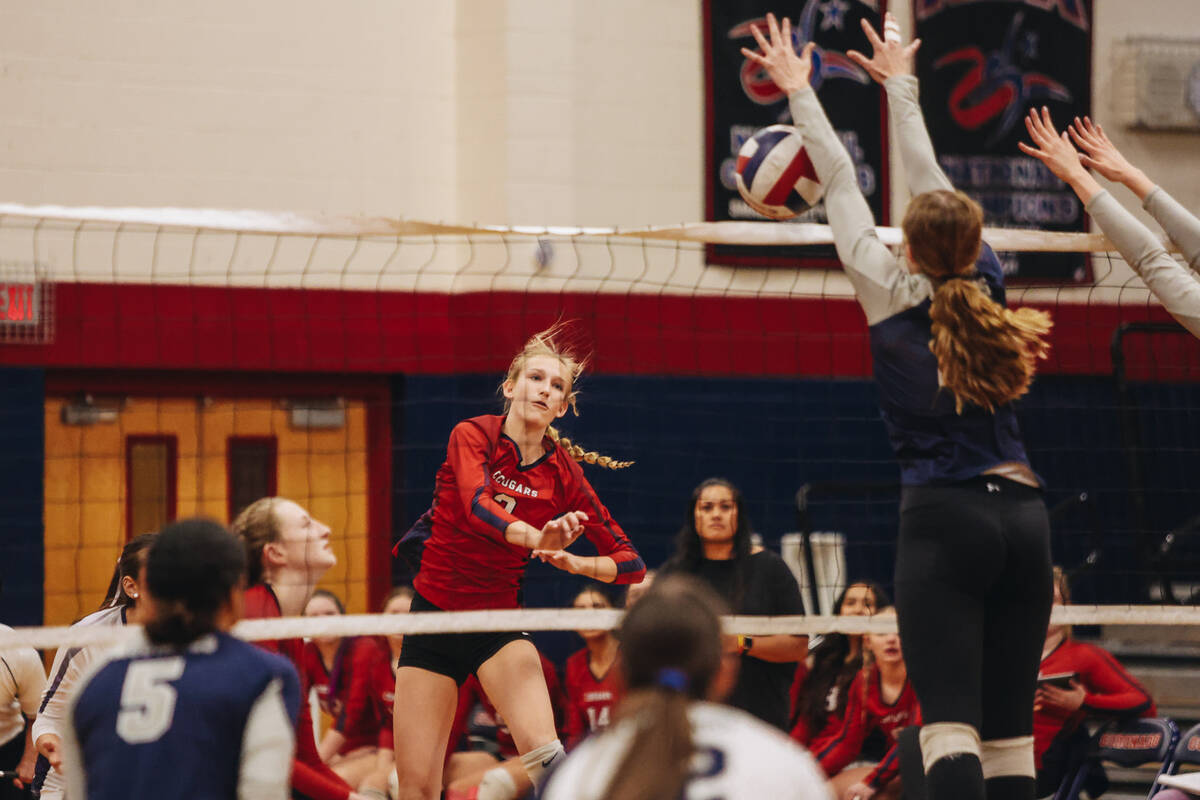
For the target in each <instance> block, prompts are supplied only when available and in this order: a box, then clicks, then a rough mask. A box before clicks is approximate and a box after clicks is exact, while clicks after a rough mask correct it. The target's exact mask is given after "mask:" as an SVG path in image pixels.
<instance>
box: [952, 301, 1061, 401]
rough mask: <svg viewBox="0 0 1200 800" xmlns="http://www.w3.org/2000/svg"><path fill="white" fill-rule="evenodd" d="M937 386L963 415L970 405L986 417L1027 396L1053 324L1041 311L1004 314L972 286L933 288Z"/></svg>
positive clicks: (1048, 348)
mask: <svg viewBox="0 0 1200 800" xmlns="http://www.w3.org/2000/svg"><path fill="white" fill-rule="evenodd" d="M929 319H930V321H931V322H932V326H931V330H932V333H933V338H932V339H931V340H930V342H929V349H930V350H931V351H932V352H933V355H934V357H936V358H937V363H938V373H939V375H940V376H941V383H942V385H943V386H945V387H946V388H947V389H949V390H950V391H951V393H953V394H954V407H955V409H956V410H957V411H958V413H960V414H961V413H962V410H963V405H964V404H965V403H971V404H973V405H976V406H979V407H980V408H984V409H987V410H988V411H995V410H996V407H997V406H1002V405H1005V404H1006V403H1009V402H1012V401H1013V400H1015V399H1017V398H1018V397H1021V396H1022V395H1024V394H1025V393H1026V392H1028V391H1029V385H1030V384H1031V383H1032V382H1033V375H1034V372H1035V371H1036V369H1037V362H1038V360H1039V359H1042V358H1045V357H1046V356H1047V355H1049V353H1050V344H1049V343H1048V342H1047V341H1046V340H1045V339H1044V338H1043V337H1044V336H1045V335H1046V334H1047V333H1049V331H1050V328H1051V327H1052V325H1053V323H1052V322H1051V321H1050V315H1049V314H1047V313H1046V312H1045V311H1038V310H1036V309H1032V308H1019V309H1016V310H1013V309H1009V308H1005V307H1004V306H1002V305H1000V304H999V303H997V302H996V301H995V300H993V299H992V298H991V296H990V295H989V294H988V293H987V292H986V291H984V289H983V288H982V287H981V286H980V285H979V283H978V282H976V281H971V280H963V279H954V280H947V281H945V282H943V283H941V284H940V285H938V286H937V287H936V288H935V289H934V292H933V303H932V305H931V306H930V309H929Z"/></svg>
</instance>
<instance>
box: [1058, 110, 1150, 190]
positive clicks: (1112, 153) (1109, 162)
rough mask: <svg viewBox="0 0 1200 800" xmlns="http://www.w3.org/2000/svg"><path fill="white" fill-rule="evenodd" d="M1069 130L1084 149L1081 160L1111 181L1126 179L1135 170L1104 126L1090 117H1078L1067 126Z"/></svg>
mask: <svg viewBox="0 0 1200 800" xmlns="http://www.w3.org/2000/svg"><path fill="white" fill-rule="evenodd" d="M1067 132H1068V133H1069V134H1070V135H1071V139H1072V140H1073V141H1074V142H1075V144H1076V146H1077V147H1079V149H1080V150H1081V151H1082V155H1080V157H1079V160H1080V161H1082V162H1083V165H1084V166H1085V167H1088V168H1090V169H1094V170H1096V172H1099V173H1100V174H1101V175H1103V176H1104V177H1106V178H1108V179H1109V180H1110V181H1124V180H1125V178H1126V176H1127V175H1128V174H1129V173H1131V172H1133V169H1134V168H1133V165H1132V164H1130V163H1129V161H1128V160H1127V159H1126V158H1125V156H1123V155H1121V151H1120V150H1118V149H1117V148H1116V147H1115V146H1114V145H1113V143H1112V142H1111V141H1109V138H1108V136H1107V135H1106V134H1105V133H1104V128H1102V127H1100V126H1099V125H1095V124H1093V123H1092V120H1091V119H1090V118H1088V117H1084V118H1083V119H1080V118H1079V117H1076V118H1075V121H1074V122H1072V123H1071V124H1070V125H1069V126H1067Z"/></svg>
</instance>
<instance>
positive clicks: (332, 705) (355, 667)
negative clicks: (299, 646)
mask: <svg viewBox="0 0 1200 800" xmlns="http://www.w3.org/2000/svg"><path fill="white" fill-rule="evenodd" d="M345 613H346V608H345V606H344V605H342V600H341V598H339V597H338V596H337V595H336V594H334V593H333V592H330V591H328V590H325V589H317V590H316V591H315V592H313V595H312V597H310V598H309V599H308V603H307V604H306V605H305V606H304V616H306V617H327V616H341V615H343V614H345ZM387 658H388V656H387V651H386V650H385V648H384V647H382V646H381V645H380V643H379V642H378V641H377V640H376V639H374V638H372V637H370V636H346V637H340V636H314V637H312V638H311V639H310V640H309V641H308V642H307V643H306V644H305V645H304V680H305V682H307V683H308V684H309V685H310V686H311V687H313V688H314V689H316V690H317V700H318V703H319V705H320V706H321V710H322V711H324V712H325V713H326V714H328V715H329V717H330V719H331V720H332V724H330V726H329V728H328V729H327V730H326V731H325V735H324V736H322V737H321V741H320V743H319V744H318V745H317V752H318V753H320V755H321V760H322V761H324V762H325V763H326V764H328V765H329V766H330V768H331V769H332V770H333V771H334V772H336V773H337V774H338V775H339V776H340V777H341V779H342V780H344V781H346V783H348V784H350V785H351V786H358V785H359V784H360V783H361V782H362V780H363V779H364V778H365V777H366V776H367V775H368V774H370V773H371V771H372V770H373V769H374V767H375V762H376V760H377V755H378V749H379V729H380V728H381V727H382V726H383V724H384V719H383V715H382V714H381V709H380V707H379V704H378V703H376V702H375V701H374V700H373V698H372V695H371V678H372V676H373V675H374V674H375V673H376V672H377V671H378V670H379V669H380V668H381V667H382V668H386V666H387ZM388 721H389V722H390V721H391V715H390V714H389V715H388Z"/></svg>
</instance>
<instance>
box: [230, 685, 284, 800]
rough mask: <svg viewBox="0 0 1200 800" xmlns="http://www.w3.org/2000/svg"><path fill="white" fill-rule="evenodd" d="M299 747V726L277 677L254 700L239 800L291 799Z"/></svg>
mask: <svg viewBox="0 0 1200 800" xmlns="http://www.w3.org/2000/svg"><path fill="white" fill-rule="evenodd" d="M295 749H296V727H295V725H293V724H292V721H291V719H290V718H289V717H288V713H287V707H286V706H285V705H284V702H283V682H282V681H281V680H280V679H279V678H276V679H275V680H273V681H271V682H270V683H269V684H267V687H266V688H265V689H264V690H263V693H262V694H261V695H259V697H258V699H257V700H256V701H254V707H253V708H251V709H250V715H249V717H248V718H247V719H246V727H245V730H244V731H243V733H242V764H241V769H240V771H239V774H238V800H287V798H288V796H289V790H288V779H289V777H290V776H291V768H292V758H293V754H294V752H295Z"/></svg>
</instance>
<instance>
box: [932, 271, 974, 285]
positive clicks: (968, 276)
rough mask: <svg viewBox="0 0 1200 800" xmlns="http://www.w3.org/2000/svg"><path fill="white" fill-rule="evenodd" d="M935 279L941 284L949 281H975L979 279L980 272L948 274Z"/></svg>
mask: <svg viewBox="0 0 1200 800" xmlns="http://www.w3.org/2000/svg"><path fill="white" fill-rule="evenodd" d="M934 280H936V281H937V283H938V284H939V285H940V284H943V283H949V282H950V281H971V282H972V283H974V282H975V281H977V280H979V273H978V272H968V273H965V274H963V275H947V276H945V277H939V278H935V279H934Z"/></svg>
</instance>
